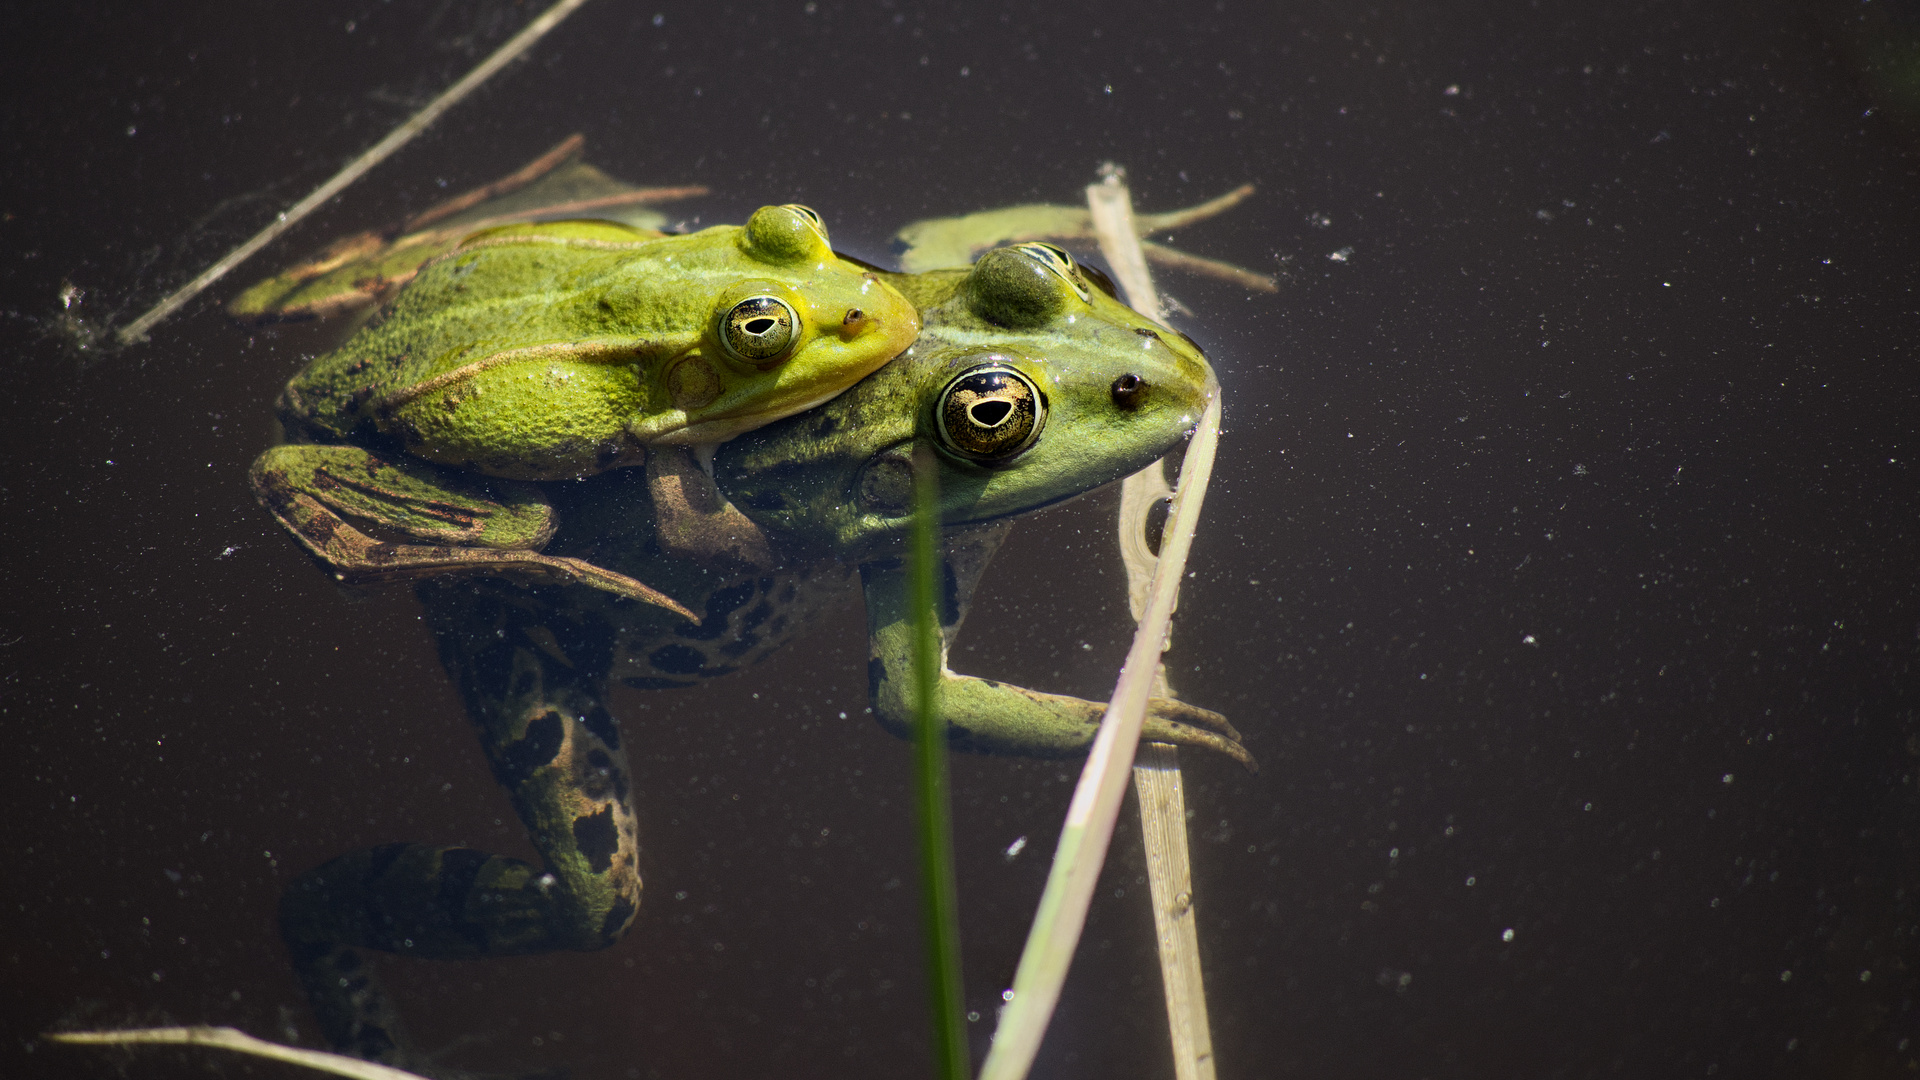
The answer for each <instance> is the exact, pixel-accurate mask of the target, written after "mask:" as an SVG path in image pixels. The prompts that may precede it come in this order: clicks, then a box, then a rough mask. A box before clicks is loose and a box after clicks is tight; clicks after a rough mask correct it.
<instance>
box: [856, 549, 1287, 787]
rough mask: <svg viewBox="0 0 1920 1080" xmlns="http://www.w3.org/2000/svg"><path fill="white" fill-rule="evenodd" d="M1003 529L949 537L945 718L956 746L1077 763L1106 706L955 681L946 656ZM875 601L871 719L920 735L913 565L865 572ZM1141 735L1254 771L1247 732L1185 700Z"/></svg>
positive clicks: (944, 564) (871, 608)
mask: <svg viewBox="0 0 1920 1080" xmlns="http://www.w3.org/2000/svg"><path fill="white" fill-rule="evenodd" d="M1004 535H1005V531H1004V530H1003V529H1002V530H999V531H994V530H983V531H981V532H977V533H974V534H971V535H969V534H958V535H952V536H950V537H949V538H948V541H947V544H946V546H945V548H944V549H943V552H942V560H941V565H940V566H939V567H938V568H937V573H938V574H939V575H940V577H939V578H938V579H937V580H940V581H942V582H944V587H943V588H942V590H941V593H942V595H941V599H940V601H939V604H940V611H939V617H940V636H941V652H942V656H941V661H942V663H941V675H940V685H939V690H938V694H939V697H938V703H939V709H940V714H941V718H942V719H943V720H944V721H945V723H946V725H947V730H948V733H949V737H950V738H951V739H952V742H953V745H954V746H955V747H956V748H957V749H961V750H971V751H976V752H980V753H999V754H1020V755H1023V756H1026V757H1069V756H1072V755H1076V754H1083V753H1085V752H1086V750H1087V747H1088V746H1089V745H1091V744H1092V742H1093V737H1094V734H1095V733H1096V732H1098V730H1099V727H1100V718H1101V716H1102V715H1104V714H1105V712H1106V708H1107V706H1106V703H1105V702H1098V701H1086V700H1083V699H1081V698H1076V697H1068V696H1066V695H1063V694H1045V693H1041V692H1040V691H1038V690H1029V689H1027V688H1026V687H1023V686H1014V685H1012V684H1011V683H1002V682H995V681H993V680H991V679H976V678H974V677H972V676H970V675H957V674H955V673H953V672H952V671H949V670H947V669H946V665H945V659H946V657H945V652H946V649H947V648H948V647H949V646H950V645H951V644H952V642H953V639H954V637H955V636H957V635H958V634H959V631H960V622H961V619H962V618H963V617H964V616H965V614H966V603H967V599H968V598H969V597H970V596H971V595H972V592H973V587H974V583H975V582H976V581H978V580H979V575H980V572H981V571H982V570H983V569H985V567H986V562H987V559H988V558H989V557H990V556H991V555H992V552H993V549H994V548H995V547H997V546H998V544H999V542H1000V538H1001V537H1002V536H1004ZM860 578H861V582H862V584H863V585H864V587H865V591H866V600H867V635H868V641H869V646H870V648H871V650H872V658H871V659H870V660H868V662H867V677H868V683H869V687H870V692H871V695H872V698H873V712H874V716H875V717H877V718H878V719H879V721H880V723H881V724H882V726H884V727H886V728H887V730H889V731H892V732H893V733H894V734H896V735H899V736H901V737H902V738H911V737H912V733H913V606H912V603H911V600H910V597H911V595H912V594H911V589H910V586H909V582H908V574H907V568H906V565H905V564H904V563H903V562H901V561H899V560H890V561H885V562H877V563H868V564H865V565H863V566H861V568H860ZM1140 737H1141V738H1142V739H1146V740H1147V741H1149V742H1159V743H1171V744H1174V745H1179V746H1195V747H1201V748H1204V749H1208V750H1215V751H1218V752H1220V753H1222V754H1226V755H1227V756H1228V757H1231V758H1233V759H1234V760H1235V761H1238V762H1240V763H1241V764H1242V765H1245V766H1247V767H1248V768H1253V767H1254V761H1253V755H1251V754H1249V753H1247V750H1246V748H1245V747H1243V746H1241V745H1240V733H1239V732H1237V731H1235V730H1234V729H1233V725H1232V724H1229V723H1228V722H1227V719H1226V717H1224V716H1221V715H1220V714H1219V713H1216V712H1212V711H1210V710H1207V709H1202V708H1199V707H1198V706H1194V705H1189V704H1187V703H1186V702H1184V701H1177V700H1174V699H1171V698H1152V699H1149V701H1148V705H1147V719H1146V724H1145V726H1144V727H1143V728H1142V729H1141V733H1140Z"/></svg>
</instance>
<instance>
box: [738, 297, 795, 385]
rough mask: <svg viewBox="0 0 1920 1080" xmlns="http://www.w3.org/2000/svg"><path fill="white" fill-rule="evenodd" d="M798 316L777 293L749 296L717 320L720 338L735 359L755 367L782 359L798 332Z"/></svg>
mask: <svg viewBox="0 0 1920 1080" xmlns="http://www.w3.org/2000/svg"><path fill="white" fill-rule="evenodd" d="M799 325H800V319H799V317H798V316H797V315H795V314H794V311H793V308H792V307H791V306H789V305H788V304H787V302H786V301H785V300H782V299H780V298H779V297H777V296H764V295H763V296H750V297H748V298H747V299H745V300H742V301H740V302H739V303H737V304H735V305H733V307H731V308H729V309H728V310H727V313H726V315H725V316H724V317H722V318H721V320H720V342H721V344H723V345H725V346H726V349H727V352H728V353H731V354H732V355H733V356H734V357H735V358H736V359H740V360H745V361H746V362H747V363H749V364H753V365H755V366H756V367H763V368H764V367H767V366H769V361H778V360H784V359H786V354H787V352H788V351H789V350H790V349H791V348H792V346H793V342H794V339H795V338H797V337H798V336H799V333H798V329H797V328H798V327H799Z"/></svg>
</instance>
